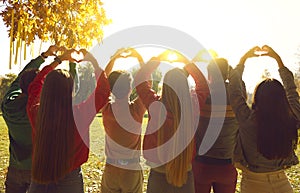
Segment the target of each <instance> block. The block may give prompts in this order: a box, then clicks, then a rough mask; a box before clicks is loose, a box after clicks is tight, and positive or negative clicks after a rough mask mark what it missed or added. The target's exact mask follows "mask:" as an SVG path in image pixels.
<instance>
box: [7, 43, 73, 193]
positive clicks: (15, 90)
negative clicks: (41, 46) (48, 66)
mask: <svg viewBox="0 0 300 193" xmlns="http://www.w3.org/2000/svg"><path fill="white" fill-rule="evenodd" d="M59 50H60V47H58V46H55V45H52V46H50V47H49V48H48V50H47V51H46V52H43V53H42V54H41V55H40V56H38V57H37V58H35V59H33V60H31V61H30V62H29V63H28V64H27V65H26V66H25V67H24V68H23V70H22V71H21V72H20V73H19V74H18V76H17V78H16V79H15V80H14V81H13V82H12V84H11V85H10V87H9V89H8V91H7V92H6V94H5V96H4V98H3V101H2V104H1V110H2V113H3V118H4V120H5V123H6V125H7V128H8V135H9V154H10V155H9V166H8V172H7V175H6V181H5V192H6V193H25V192H26V191H27V190H28V188H29V185H30V181H31V158H32V138H31V126H30V122H29V120H28V117H27V112H26V104H27V98H28V96H27V88H28V86H29V84H30V83H31V81H32V80H33V79H34V77H35V76H36V74H37V73H38V72H39V67H40V66H41V64H43V63H44V62H45V59H46V58H47V57H48V56H54V55H55V53H56V52H57V51H59ZM69 70H70V72H71V73H72V74H73V76H75V75H76V69H75V64H74V63H70V69H69Z"/></svg>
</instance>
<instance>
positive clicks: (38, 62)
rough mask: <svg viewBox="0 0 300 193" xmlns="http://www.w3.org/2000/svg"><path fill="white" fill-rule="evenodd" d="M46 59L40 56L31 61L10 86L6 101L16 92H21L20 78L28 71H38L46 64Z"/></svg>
mask: <svg viewBox="0 0 300 193" xmlns="http://www.w3.org/2000/svg"><path fill="white" fill-rule="evenodd" d="M44 61H45V60H44V59H43V58H42V57H41V56H39V57H37V58H35V59H33V60H31V61H30V62H29V63H28V64H27V65H26V66H25V67H24V68H23V70H22V71H21V72H20V73H19V74H18V76H17V78H16V79H15V80H14V81H13V82H12V84H11V85H10V87H9V89H8V91H7V92H6V94H5V97H4V100H6V99H8V98H9V96H10V94H11V93H12V92H14V91H18V90H19V92H21V90H20V76H21V74H22V73H23V72H24V71H26V70H28V69H38V68H39V67H40V66H41V64H42V63H44Z"/></svg>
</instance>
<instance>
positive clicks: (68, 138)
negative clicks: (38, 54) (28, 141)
mask: <svg viewBox="0 0 300 193" xmlns="http://www.w3.org/2000/svg"><path fill="white" fill-rule="evenodd" d="M72 91H73V79H72V77H71V76H70V74H69V72H68V71H66V70H53V71H52V72H50V73H49V74H48V75H47V77H46V79H45V83H44V85H43V89H42V92H41V98H40V106H39V110H38V115H37V122H36V136H35V139H34V140H35V146H34V153H33V166H32V177H33V180H34V181H37V182H39V183H42V184H46V183H50V182H56V181H58V180H59V179H61V178H63V177H64V176H65V175H66V174H67V173H68V172H69V171H70V167H71V164H72V157H73V154H74V139H75V137H74V132H75V129H76V126H75V122H74V118H73V111H72Z"/></svg>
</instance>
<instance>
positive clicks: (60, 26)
mask: <svg viewBox="0 0 300 193" xmlns="http://www.w3.org/2000/svg"><path fill="white" fill-rule="evenodd" d="M2 2H3V3H4V5H5V9H4V10H3V11H2V12H1V13H0V15H1V17H2V18H3V21H4V23H5V25H6V27H8V36H9V37H10V53H11V54H10V56H11V57H10V64H9V65H10V66H9V67H11V58H12V55H13V54H15V63H16V62H17V58H18V57H17V56H18V53H20V54H21V51H22V45H24V50H23V52H24V55H26V45H27V46H28V45H30V44H32V43H33V42H34V40H35V39H36V38H39V39H40V40H42V41H45V42H47V41H51V42H52V43H54V44H56V45H59V46H66V47H69V48H71V47H72V48H76V47H85V48H88V47H90V46H92V45H93V42H94V41H95V40H97V41H98V42H100V41H101V40H102V38H103V26H105V25H108V24H109V23H110V20H109V19H107V18H106V15H105V10H104V8H103V3H102V2H101V1H100V0H80V1H75V0H38V1H22V0H2ZM14 44H15V45H14Z"/></svg>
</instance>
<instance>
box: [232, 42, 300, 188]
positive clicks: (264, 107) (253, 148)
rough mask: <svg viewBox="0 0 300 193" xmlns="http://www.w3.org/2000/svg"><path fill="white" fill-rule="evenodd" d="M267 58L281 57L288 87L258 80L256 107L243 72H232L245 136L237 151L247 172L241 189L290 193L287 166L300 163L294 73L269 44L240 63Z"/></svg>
mask: <svg viewBox="0 0 300 193" xmlns="http://www.w3.org/2000/svg"><path fill="white" fill-rule="evenodd" d="M256 51H263V54H262V56H269V57H271V58H273V59H275V60H276V62H277V64H278V68H279V69H278V71H279V75H280V77H281V79H282V82H283V85H282V84H281V83H280V82H279V81H278V80H276V79H273V78H267V79H265V80H263V81H261V82H260V83H259V84H257V86H256V89H255V91H254V94H253V96H254V97H253V102H252V106H251V108H250V107H249V106H248V105H247V103H246V99H245V97H244V96H243V94H242V92H243V90H244V89H245V88H242V87H241V82H242V79H241V76H240V75H241V74H240V73H237V72H236V71H235V70H232V72H231V75H230V83H229V90H230V101H231V105H232V108H233V110H234V111H235V114H236V117H237V120H238V122H239V125H240V126H239V136H238V141H237V146H236V151H235V162H236V166H237V167H238V168H239V169H241V170H242V180H241V186H240V187H241V192H243V193H252V192H270V193H277V192H285V193H292V192H293V188H292V186H291V184H290V182H289V180H288V178H287V176H286V174H285V171H284V170H285V169H287V168H289V167H291V166H293V165H296V164H298V163H299V161H298V158H297V156H296V155H295V150H296V147H297V143H298V131H297V129H298V122H299V120H300V119H299V118H300V104H299V94H298V92H297V90H296V88H297V87H296V85H295V82H294V77H293V73H292V72H291V71H290V70H289V69H288V68H287V67H285V66H284V64H283V62H282V60H281V58H280V56H279V55H278V54H277V53H276V52H275V51H274V50H273V49H272V48H271V47H269V46H267V45H265V46H263V47H262V48H260V47H258V46H255V47H254V48H252V49H250V50H249V51H248V52H246V54H245V55H244V56H242V57H241V59H240V64H239V65H240V66H244V63H245V62H246V60H247V59H248V58H251V57H258V56H260V55H257V54H255V52H256Z"/></svg>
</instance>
